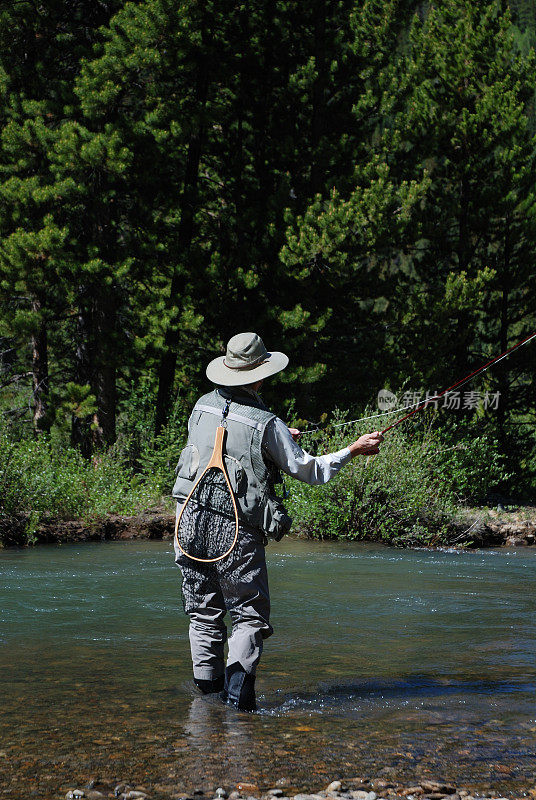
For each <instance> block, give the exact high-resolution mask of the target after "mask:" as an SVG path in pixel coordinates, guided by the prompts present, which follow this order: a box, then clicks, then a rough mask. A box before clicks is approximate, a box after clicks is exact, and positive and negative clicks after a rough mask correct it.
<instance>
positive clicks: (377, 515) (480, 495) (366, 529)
mask: <svg viewBox="0 0 536 800" xmlns="http://www.w3.org/2000/svg"><path fill="white" fill-rule="evenodd" d="M344 416H345V415H344V414H340V413H339V414H338V415H337V417H336V419H335V420H334V422H336V423H340V422H341V421H342V420H343V419H344ZM364 416H365V415H364ZM423 421H424V424H419V425H418V432H413V433H410V432H408V431H407V428H408V427H409V425H407V426H406V430H403V427H404V426H401V427H400V428H397V429H393V430H392V431H390V432H389V433H388V434H387V435H386V437H385V442H384V443H383V445H382V446H381V449H380V453H379V454H378V455H377V456H373V457H370V458H366V457H361V456H360V457H357V458H355V459H353V461H351V462H350V464H348V465H347V466H346V467H345V468H344V469H343V470H341V472H340V473H339V475H338V476H337V477H336V478H334V479H333V480H332V481H330V482H329V483H328V484H326V485H324V486H308V485H306V484H303V483H299V482H298V481H294V482H293V483H292V487H291V494H290V497H289V501H288V506H289V511H290V513H291V514H292V515H293V516H294V519H295V529H296V530H297V531H299V532H300V533H302V534H304V535H307V536H312V537H315V538H346V539H369V540H378V541H389V542H394V543H399V544H407V543H409V542H412V543H417V542H422V543H423V544H425V543H429V542H431V541H438V537H439V539H441V538H444V536H445V533H446V530H447V528H448V526H449V523H450V521H451V520H452V518H453V516H454V515H455V513H456V508H457V506H458V505H459V503H460V502H462V501H467V500H471V501H473V502H481V501H483V500H485V498H486V495H487V494H488V493H489V492H490V491H491V490H492V489H493V488H494V486H495V485H496V484H497V483H498V482H500V481H501V480H503V479H505V478H506V477H508V476H507V475H506V473H505V471H504V467H503V464H502V461H501V459H500V457H499V456H498V455H497V450H496V443H495V442H493V441H491V440H490V439H488V438H485V437H480V438H473V439H471V438H466V439H464V440H462V439H459V440H458V441H457V443H456V444H455V445H451V444H450V443H447V442H446V441H445V438H446V437H445V433H444V432H442V431H441V429H440V428H436V427H435V426H434V424H433V422H432V421H431V420H430V419H429V418H428V417H427V415H424V416H423ZM384 424H386V423H384ZM365 425H366V427H365ZM372 428H373V425H371V424H370V423H364V424H363V426H361V429H360V430H358V429H357V428H356V427H355V426H348V427H342V426H341V427H333V426H328V428H327V429H326V430H325V431H323V432H321V433H315V434H308V435H306V436H305V437H304V441H303V446H304V448H305V449H308V450H310V451H311V452H316V453H318V454H321V453H327V452H332V451H335V450H338V449H340V448H341V447H344V446H345V445H346V444H348V443H349V442H350V441H351V440H352V439H353V438H357V437H358V436H359V435H360V434H361V433H364V432H365V430H367V431H370V430H372ZM453 436H454V434H453V431H452V430H451V431H450V433H449V437H450V439H452V438H453ZM447 438H448V437H447ZM287 483H288V481H287Z"/></svg>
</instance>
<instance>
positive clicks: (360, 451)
mask: <svg viewBox="0 0 536 800" xmlns="http://www.w3.org/2000/svg"><path fill="white" fill-rule="evenodd" d="M382 442H383V436H382V435H381V433H380V431H374V433H365V434H364V435H363V436H360V437H359V439H357V440H356V441H355V442H352V444H350V445H348V448H349V450H350V452H351V454H352V456H374V455H376V453H379V452H380V444H381V443H382Z"/></svg>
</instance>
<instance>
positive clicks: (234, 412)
mask: <svg viewBox="0 0 536 800" xmlns="http://www.w3.org/2000/svg"><path fill="white" fill-rule="evenodd" d="M226 396H227V397H229V398H231V403H230V406H229V411H228V414H227V418H226V420H227V435H226V437H225V446H224V455H223V460H224V463H225V467H226V469H227V475H228V477H229V483H230V484H231V487H232V489H233V494H234V496H235V500H236V505H237V510H238V518H239V520H240V521H241V522H242V523H244V524H246V525H250V526H252V527H254V528H257V529H259V530H261V531H263V532H264V533H265V534H266V535H267V536H269V537H270V538H272V539H276V541H279V539H281V538H282V537H283V536H284V535H285V533H288V531H289V530H290V526H291V524H292V520H291V518H290V517H289V515H288V514H287V512H286V509H285V507H284V506H283V504H282V502H281V500H279V498H278V497H277V496H276V493H275V485H276V484H277V483H281V474H280V472H279V470H278V469H277V467H276V466H275V465H274V464H272V463H271V462H270V461H269V460H267V461H265V460H264V458H263V455H262V440H263V436H264V431H265V429H266V426H267V425H268V423H269V422H270V421H271V420H273V419H274V418H275V414H272V413H271V412H270V411H268V409H266V408H264V407H263V406H262V405H261V404H260V403H257V402H256V400H255V399H254V398H253V397H251V398H249V397H247V398H245V397H244V396H243V395H240V400H244V402H239V400H238V398H236V397H234V396H233V395H232V394H227V393H226ZM226 404H227V400H226V397H225V396H223V395H222V394H220V393H219V391H218V390H217V389H215V390H214V391H213V392H210V394H206V395H204V396H203V397H201V398H200V399H199V400H198V401H197V403H196V404H195V406H194V409H193V411H192V414H191V416H190V420H189V423H188V442H187V444H186V447H185V448H184V450H183V451H182V453H181V455H180V459H179V462H178V464H177V467H176V469H175V475H176V480H175V485H174V487H173V491H172V495H173V497H174V498H176V500H177V501H178V502H179V503H184V501H185V500H186V498H187V497H188V495H189V493H190V491H191V490H192V489H193V487H194V485H195V482H196V480H197V479H198V478H199V477H200V476H201V474H202V472H203V470H204V469H205V467H206V466H207V464H208V462H209V461H210V457H211V455H212V451H213V448H214V439H215V436H216V428H217V427H218V425H221V422H222V412H223V410H224V408H225V406H226ZM214 510H218V509H214Z"/></svg>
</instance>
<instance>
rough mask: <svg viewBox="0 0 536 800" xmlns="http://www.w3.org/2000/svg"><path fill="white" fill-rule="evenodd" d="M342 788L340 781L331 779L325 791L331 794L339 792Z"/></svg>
mask: <svg viewBox="0 0 536 800" xmlns="http://www.w3.org/2000/svg"><path fill="white" fill-rule="evenodd" d="M341 789H342V783H341V782H340V781H331V783H330V784H329V786H328V787H327V788H326V792H327V793H328V794H331V793H332V792H340V791H341Z"/></svg>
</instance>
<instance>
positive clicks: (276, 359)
mask: <svg viewBox="0 0 536 800" xmlns="http://www.w3.org/2000/svg"><path fill="white" fill-rule="evenodd" d="M224 362H225V356H219V357H218V358H215V359H213V360H212V361H211V362H210V364H209V365H208V367H207V378H208V379H209V381H212V383H215V384H216V385H217V386H247V385H248V384H250V383H256V382H257V381H261V380H263V378H269V377H270V375H275V374H276V373H277V372H281V370H283V369H285V367H286V366H287V364H288V356H286V355H285V354H284V353H277V352H275V353H268V357H267V359H266V361H263V363H262V364H259V366H258V367H253V369H231V368H230V367H226V366H225V363H224Z"/></svg>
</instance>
